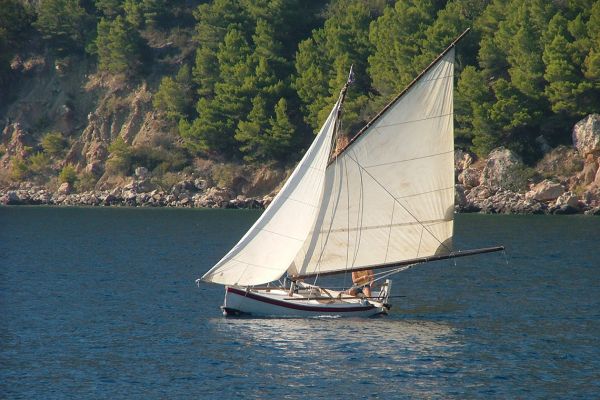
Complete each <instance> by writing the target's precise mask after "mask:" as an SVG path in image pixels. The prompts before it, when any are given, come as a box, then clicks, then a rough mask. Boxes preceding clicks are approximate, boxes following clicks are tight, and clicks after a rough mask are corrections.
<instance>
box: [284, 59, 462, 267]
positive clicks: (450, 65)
mask: <svg viewBox="0 0 600 400" xmlns="http://www.w3.org/2000/svg"><path fill="white" fill-rule="evenodd" d="M453 73H454V48H451V49H450V50H449V51H448V52H447V53H446V54H445V55H444V56H443V57H442V58H440V59H439V60H438V61H437V62H436V63H435V64H434V65H432V66H431V67H430V68H429V69H428V71H427V72H426V73H425V74H424V75H422V76H421V77H420V79H418V80H417V81H416V82H415V83H414V84H413V85H412V86H411V87H410V89H409V90H408V91H407V92H405V93H404V94H403V95H402V96H401V97H400V98H398V99H397V100H396V102H395V103H394V104H393V105H392V106H391V107H389V108H388V109H387V110H386V111H385V112H384V113H383V114H382V115H381V116H380V117H379V118H377V119H376V120H375V121H374V122H373V124H372V125H371V126H370V127H369V128H368V129H367V130H366V131H364V132H362V134H361V135H360V136H358V137H357V138H356V140H355V141H354V142H353V143H352V144H351V145H350V146H349V147H348V148H347V149H346V150H345V151H344V152H343V153H342V154H340V155H339V156H338V157H337V158H336V159H335V161H334V162H333V163H332V164H330V165H329V166H328V168H327V170H326V178H325V189H324V193H323V202H322V205H321V210H320V211H319V215H318V216H317V219H316V220H315V226H314V227H313V230H312V232H311V234H310V235H309V236H308V238H307V239H306V241H305V243H304V246H303V247H302V249H301V250H300V251H299V252H298V255H297V256H296V258H295V262H294V263H293V264H292V265H291V267H290V269H289V270H288V272H289V273H290V274H291V275H305V274H313V273H323V272H331V271H343V270H345V269H349V268H357V267H362V266H374V265H380V264H383V263H393V262H398V261H403V260H408V259H413V258H416V257H424V256H430V255H433V254H438V253H443V252H450V248H451V244H450V242H451V238H452V229H453V219H452V218H453V211H454V168H453V166H454V165H453V161H454V157H453V150H454V142H453V94H452V91H453Z"/></svg>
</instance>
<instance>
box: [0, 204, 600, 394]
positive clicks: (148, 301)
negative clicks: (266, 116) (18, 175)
mask: <svg viewBox="0 0 600 400" xmlns="http://www.w3.org/2000/svg"><path fill="white" fill-rule="evenodd" d="M258 215H259V213H258V212H256V211H239V210H173V209H125V208H123V209H121V208H110V209H104V208H96V209H94V208H57V207H52V208H45V207H0V312H1V313H0V398H7V399H17V398H24V399H34V398H35V399H39V398H44V399H81V398H106V399H109V398H110V399H113V398H128V399H131V398H143V399H155V398H156V399H158V398H233V397H239V398H265V397H267V396H269V397H271V396H277V397H281V398H309V399H313V398H386V399H387V398H440V399H442V398H443V399H448V398H456V399H462V398H482V399H483V398H485V399H488V398H528V399H529V398H581V399H589V398H597V397H598V396H599V394H600V334H599V332H600V265H599V264H600V261H599V260H598V259H599V256H600V252H599V246H598V238H599V237H600V219H598V218H597V217H585V216H484V215H459V216H458V217H457V221H456V225H455V231H456V239H455V245H456V246H457V247H458V248H463V249H466V248H473V247H485V246H490V245H496V244H504V245H505V246H506V247H507V249H508V251H507V254H506V255H504V254H501V253H496V254H488V255H481V256H476V257H470V258H463V259H457V260H455V261H442V262H438V263H431V264H428V265H425V266H420V267H417V268H414V269H412V270H409V271H407V272H405V273H402V274H400V275H396V276H395V277H394V284H393V285H394V286H393V294H394V295H397V296H405V297H402V298H399V299H396V301H395V302H394V307H393V308H392V311H391V313H390V315H389V316H388V317H385V318H378V319H332V318H324V319H226V318H223V317H221V314H220V310H219V308H218V307H219V305H220V304H221V302H222V297H223V288H222V287H221V286H218V285H209V284H203V285H201V286H200V288H197V287H196V286H195V284H194V280H195V279H196V278H197V277H198V276H200V275H201V274H202V273H203V272H205V271H206V270H208V269H209V268H210V267H211V266H212V264H213V263H214V262H216V261H217V260H218V259H219V258H220V257H221V256H222V255H223V254H224V253H225V252H227V250H229V248H230V247H231V246H232V245H233V244H235V242H236V241H237V239H239V237H240V236H241V235H242V234H243V233H244V232H245V230H246V229H247V228H248V227H249V226H250V225H251V224H252V223H253V221H254V220H255V219H256V218H257V217H258Z"/></svg>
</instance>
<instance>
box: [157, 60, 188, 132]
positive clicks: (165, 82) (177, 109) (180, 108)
mask: <svg viewBox="0 0 600 400" xmlns="http://www.w3.org/2000/svg"><path fill="white" fill-rule="evenodd" d="M152 104H153V105H154V108H155V109H159V110H162V111H164V112H165V113H166V114H167V116H168V117H169V118H172V119H174V120H178V119H180V118H184V117H186V116H187V115H188V114H189V112H190V109H191V106H192V86H191V74H190V67H189V66H188V65H184V66H182V67H181V68H180V69H179V72H178V73H177V76H176V77H175V78H174V79H173V78H171V77H169V76H167V77H164V78H163V79H162V81H161V82H160V87H159V88H158V92H156V94H155V95H154V97H153V99H152Z"/></svg>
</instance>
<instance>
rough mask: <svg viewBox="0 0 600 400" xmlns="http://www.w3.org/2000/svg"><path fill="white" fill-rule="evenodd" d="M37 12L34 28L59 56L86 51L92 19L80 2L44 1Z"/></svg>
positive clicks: (73, 0)
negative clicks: (89, 24) (89, 25)
mask: <svg viewBox="0 0 600 400" xmlns="http://www.w3.org/2000/svg"><path fill="white" fill-rule="evenodd" d="M37 11H38V15H37V20H36V21H35V22H34V26H35V27H36V28H37V29H38V30H39V31H40V33H41V34H42V37H43V38H44V39H45V40H46V41H47V42H48V44H49V46H50V47H52V48H53V49H54V50H55V51H57V52H58V54H61V55H64V54H67V53H70V52H73V51H81V50H83V49H84V46H85V44H86V36H87V32H88V23H89V21H90V18H89V15H88V14H87V13H86V11H85V9H84V8H83V7H81V5H80V4H79V0H44V1H41V2H40V4H39V6H38V9H37Z"/></svg>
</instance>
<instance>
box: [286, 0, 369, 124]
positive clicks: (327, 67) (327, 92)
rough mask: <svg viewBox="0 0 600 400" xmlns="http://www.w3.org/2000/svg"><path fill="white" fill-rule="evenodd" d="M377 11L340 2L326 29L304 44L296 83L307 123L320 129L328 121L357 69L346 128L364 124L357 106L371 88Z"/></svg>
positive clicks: (353, 2)
mask: <svg viewBox="0 0 600 400" xmlns="http://www.w3.org/2000/svg"><path fill="white" fill-rule="evenodd" d="M372 12H373V10H372V9H371V7H370V5H369V3H368V2H363V1H356V0H340V1H337V2H335V3H334V7H333V8H332V10H331V16H330V18H328V19H327V21H325V25H324V27H323V28H322V29H318V30H316V31H314V32H313V35H312V37H311V38H309V39H307V40H306V41H304V42H302V43H300V45H299V51H298V54H297V57H296V71H297V74H298V77H297V78H296V81H295V83H294V86H295V88H296V90H297V91H298V95H299V97H300V99H301V100H302V103H303V111H304V114H305V121H306V122H307V123H308V124H310V125H311V127H312V128H313V129H317V128H318V127H319V126H320V125H321V123H322V122H323V121H324V120H325V119H326V118H327V115H328V114H329V112H330V111H331V107H332V106H333V104H334V103H335V101H336V100H337V97H338V96H339V93H340V90H341V88H342V87H343V86H344V84H345V83H346V81H347V79H348V72H349V71H350V67H351V66H353V70H354V74H355V82H354V84H353V85H352V86H351V87H350V90H349V91H348V94H347V98H346V108H345V111H346V112H345V113H344V116H343V119H344V121H345V123H344V126H345V127H347V128H349V129H352V128H354V127H355V124H360V120H361V119H360V116H359V115H360V114H359V113H356V112H352V110H355V107H354V105H355V104H357V103H364V98H365V96H366V93H368V92H369V89H370V87H371V79H370V77H369V75H368V74H367V61H368V59H369V56H370V55H371V49H372V45H371V43H370V42H369V24H370V23H371V21H372V20H373V14H372Z"/></svg>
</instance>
